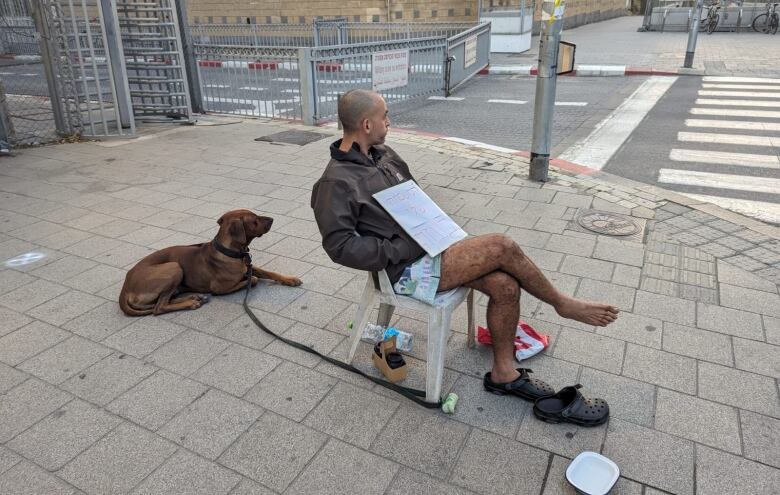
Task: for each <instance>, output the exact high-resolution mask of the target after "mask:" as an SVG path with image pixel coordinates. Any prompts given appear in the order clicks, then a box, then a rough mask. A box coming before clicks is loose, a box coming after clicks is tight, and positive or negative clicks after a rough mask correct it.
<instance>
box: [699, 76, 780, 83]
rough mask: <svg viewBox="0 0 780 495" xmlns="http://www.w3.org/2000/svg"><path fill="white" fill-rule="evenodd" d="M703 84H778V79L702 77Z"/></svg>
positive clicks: (779, 80)
mask: <svg viewBox="0 0 780 495" xmlns="http://www.w3.org/2000/svg"><path fill="white" fill-rule="evenodd" d="M704 82H721V83H761V84H780V79H771V78H768V77H727V76H704Z"/></svg>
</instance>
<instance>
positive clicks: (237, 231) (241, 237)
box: [220, 217, 246, 246]
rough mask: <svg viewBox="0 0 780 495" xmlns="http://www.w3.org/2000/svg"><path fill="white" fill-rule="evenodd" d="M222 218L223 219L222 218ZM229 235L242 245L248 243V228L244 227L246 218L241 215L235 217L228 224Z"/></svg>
mask: <svg viewBox="0 0 780 495" xmlns="http://www.w3.org/2000/svg"><path fill="white" fill-rule="evenodd" d="M220 220H222V219H221V218H220ZM228 235H230V238H231V239H233V240H234V241H236V242H237V243H238V244H241V245H242V246H244V245H246V230H245V229H244V220H243V219H242V218H241V217H237V218H233V219H232V220H230V223H229V224H228Z"/></svg>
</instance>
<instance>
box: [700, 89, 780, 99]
mask: <svg viewBox="0 0 780 495" xmlns="http://www.w3.org/2000/svg"><path fill="white" fill-rule="evenodd" d="M699 96H742V97H745V98H780V91H778V92H774V93H772V92H764V91H710V90H708V89H701V90H699Z"/></svg>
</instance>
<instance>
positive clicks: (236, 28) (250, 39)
mask: <svg viewBox="0 0 780 495" xmlns="http://www.w3.org/2000/svg"><path fill="white" fill-rule="evenodd" d="M189 29H190V36H191V37H192V41H193V43H198V44H201V45H210V46H219V45H227V46H237V45H243V46H289V47H301V46H314V28H313V27H312V25H311V24H193V25H190V27H189Z"/></svg>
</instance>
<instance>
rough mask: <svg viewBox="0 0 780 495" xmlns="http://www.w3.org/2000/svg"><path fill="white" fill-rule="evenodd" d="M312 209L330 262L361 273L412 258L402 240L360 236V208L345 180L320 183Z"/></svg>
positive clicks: (313, 195) (382, 268)
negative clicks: (361, 271) (358, 220)
mask: <svg viewBox="0 0 780 495" xmlns="http://www.w3.org/2000/svg"><path fill="white" fill-rule="evenodd" d="M311 206H312V208H313V209H314V218H315V219H316V220H317V226H318V227H319V229H320V234H322V247H323V248H325V252H326V253H328V256H330V259H331V260H333V261H334V262H335V263H338V264H340V265H344V266H348V267H350V268H355V269H358V270H366V271H378V270H384V269H385V268H387V266H388V265H389V264H390V263H393V264H396V263H399V262H400V260H402V259H408V258H409V257H410V256H411V254H412V253H411V251H410V249H409V246H408V243H407V242H406V241H405V240H404V239H403V238H401V237H394V238H393V239H390V240H388V239H380V238H377V237H371V236H363V237H361V236H360V235H359V234H358V233H357V230H356V228H357V218H358V214H359V213H360V212H359V211H358V205H357V203H356V202H355V200H354V193H353V191H352V190H351V189H350V187H349V185H348V184H346V183H345V182H343V181H328V180H324V181H320V182H319V183H318V184H317V186H316V187H315V189H314V191H313V193H312V199H311Z"/></svg>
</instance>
